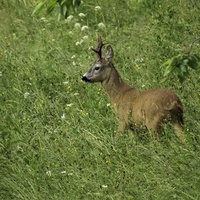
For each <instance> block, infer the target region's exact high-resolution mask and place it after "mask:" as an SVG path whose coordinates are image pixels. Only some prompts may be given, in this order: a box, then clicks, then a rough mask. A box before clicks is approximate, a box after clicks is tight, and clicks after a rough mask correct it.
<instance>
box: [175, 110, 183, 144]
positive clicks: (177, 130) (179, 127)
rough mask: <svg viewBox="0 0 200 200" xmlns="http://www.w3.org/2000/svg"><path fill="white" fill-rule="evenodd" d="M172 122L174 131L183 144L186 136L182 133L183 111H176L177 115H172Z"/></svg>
mask: <svg viewBox="0 0 200 200" xmlns="http://www.w3.org/2000/svg"><path fill="white" fill-rule="evenodd" d="M172 123H173V126H174V131H175V134H176V135H177V137H178V138H179V140H180V141H181V143H183V144H185V142H186V138H185V135H184V129H183V124H184V122H183V113H182V112H181V113H178V115H172Z"/></svg>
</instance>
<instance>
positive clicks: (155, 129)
mask: <svg viewBox="0 0 200 200" xmlns="http://www.w3.org/2000/svg"><path fill="white" fill-rule="evenodd" d="M146 126H147V129H148V131H149V132H150V133H151V136H152V138H153V139H154V140H155V141H157V142H160V134H161V132H162V126H161V123H160V122H159V120H154V121H151V122H149V123H147V124H146Z"/></svg>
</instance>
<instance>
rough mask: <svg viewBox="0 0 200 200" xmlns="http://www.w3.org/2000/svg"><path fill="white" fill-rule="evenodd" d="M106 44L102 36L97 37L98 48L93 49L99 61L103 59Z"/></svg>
mask: <svg viewBox="0 0 200 200" xmlns="http://www.w3.org/2000/svg"><path fill="white" fill-rule="evenodd" d="M104 45H105V44H104V43H103V42H102V40H101V37H100V36H97V48H96V49H95V48H91V49H92V50H93V51H94V52H95V53H97V56H98V58H99V59H101V58H102V47H103V46H104Z"/></svg>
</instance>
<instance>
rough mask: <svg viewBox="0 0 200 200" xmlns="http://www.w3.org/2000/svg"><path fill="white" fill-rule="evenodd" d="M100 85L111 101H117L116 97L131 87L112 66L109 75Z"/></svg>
mask: <svg viewBox="0 0 200 200" xmlns="http://www.w3.org/2000/svg"><path fill="white" fill-rule="evenodd" d="M102 86H103V88H104V90H105V91H106V93H107V94H108V96H109V98H110V100H111V102H112V103H116V102H115V101H117V99H118V97H119V96H120V95H121V94H122V93H123V92H124V91H126V90H129V89H131V87H130V86H129V85H127V84H126V83H125V82H124V81H123V80H122V78H121V77H120V75H119V73H118V71H117V70H116V69H115V68H114V66H113V67H112V68H111V72H110V75H109V77H108V78H107V79H106V80H105V81H103V82H102Z"/></svg>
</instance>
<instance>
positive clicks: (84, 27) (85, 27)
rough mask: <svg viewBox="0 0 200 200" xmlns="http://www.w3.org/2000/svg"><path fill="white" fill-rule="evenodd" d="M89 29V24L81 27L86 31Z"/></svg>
mask: <svg viewBox="0 0 200 200" xmlns="http://www.w3.org/2000/svg"><path fill="white" fill-rule="evenodd" d="M88 29H89V27H88V26H82V27H81V31H86V30H88Z"/></svg>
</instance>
